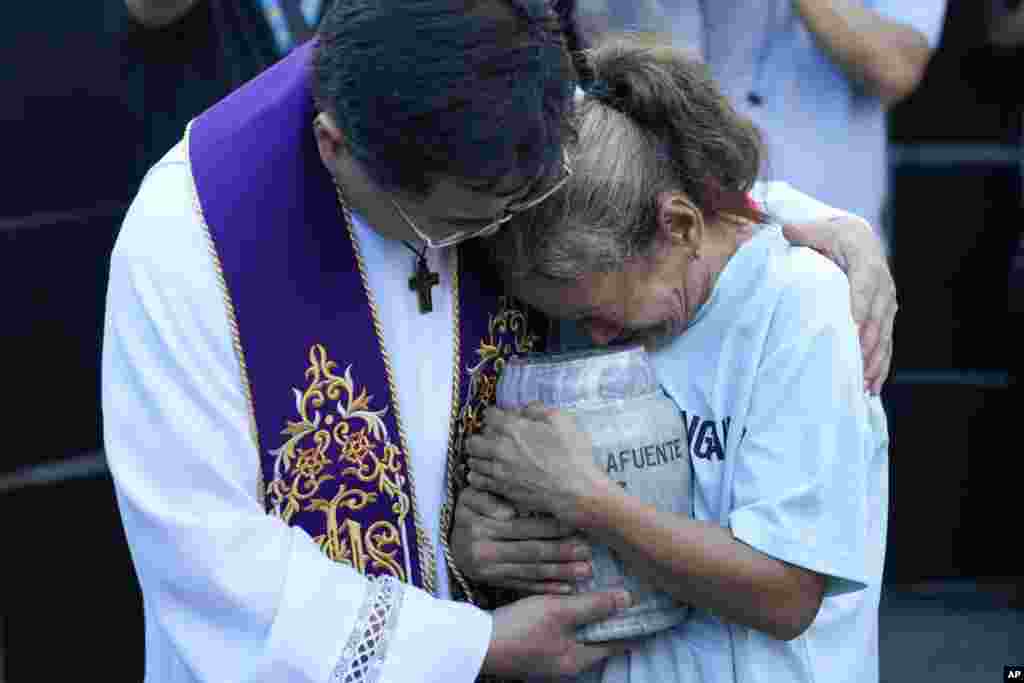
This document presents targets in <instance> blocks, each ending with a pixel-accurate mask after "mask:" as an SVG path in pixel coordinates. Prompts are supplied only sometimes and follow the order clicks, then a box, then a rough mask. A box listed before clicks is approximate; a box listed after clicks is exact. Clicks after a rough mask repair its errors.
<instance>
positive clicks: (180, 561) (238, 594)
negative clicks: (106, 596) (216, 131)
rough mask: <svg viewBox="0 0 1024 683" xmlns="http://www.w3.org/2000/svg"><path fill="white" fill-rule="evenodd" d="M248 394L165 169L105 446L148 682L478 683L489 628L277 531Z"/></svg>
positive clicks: (122, 315) (129, 309)
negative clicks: (141, 612)
mask: <svg viewBox="0 0 1024 683" xmlns="http://www.w3.org/2000/svg"><path fill="white" fill-rule="evenodd" d="M240 379H241V375H240V371H239V365H238V361H237V360H236V358H235V355H234V351H233V348H232V342H231V336H230V332H229V325H228V320H227V314H226V307H225V303H224V296H223V293H222V291H221V290H220V288H219V286H218V281H217V277H216V272H215V270H214V266H213V263H212V260H211V258H210V251H209V247H208V245H207V243H206V236H205V234H204V232H203V228H202V226H201V224H200V222H199V220H198V219H197V217H196V215H195V214H194V213H193V210H192V203H191V194H190V180H189V176H188V172H187V167H186V166H185V165H184V164H183V163H169V162H167V161H166V160H165V162H163V163H161V164H160V165H158V166H157V167H156V168H155V169H154V170H153V171H152V172H151V173H150V174H149V176H147V179H146V180H145V181H144V184H143V187H142V189H141V191H140V193H139V195H138V197H137V198H136V200H135V201H134V203H133V204H132V207H131V209H130V210H129V212H128V215H127V217H126V219H125V222H124V225H123V227H122V230H121V233H120V235H119V237H118V240H117V244H116V246H115V249H114V253H113V257H112V260H111V272H110V284H109V290H108V295H107V318H106V327H105V337H104V344H103V413H104V439H105V446H106V453H107V458H108V461H109V464H110V469H111V472H112V474H113V478H114V484H115V488H116V493H117V497H118V503H119V507H120V510H121V516H122V520H123V522H124V528H125V532H126V535H127V538H128V543H129V546H130V549H131V553H132V558H133V561H134V564H135V567H136V572H137V574H138V578H139V582H140V584H141V587H142V592H143V598H144V602H145V611H146V621H147V669H148V670H149V671H148V673H147V676H149V677H147V680H151V678H150V677H152V680H171V679H173V680H185V678H186V677H187V679H188V680H198V681H209V682H218V683H219V682H220V681H228V680H236V681H237V680H250V681H257V680H258V681H264V680H280V681H289V682H293V683H299V682H305V681H309V682H316V683H328V681H330V682H331V683H334V682H335V681H339V682H341V681H343V682H345V683H349V682H352V683H356V682H362V681H402V682H411V681H438V682H441V681H444V682H445V683H447V682H448V681H467V682H469V681H472V680H474V678H475V677H476V675H477V673H478V672H479V669H480V666H481V664H482V662H483V657H484V655H485V653H486V650H487V646H488V643H489V640H490V635H491V617H490V615H488V614H487V613H485V612H482V611H480V610H478V609H476V608H475V607H472V606H470V605H465V604H458V603H454V602H444V601H440V600H436V599H433V598H432V597H430V596H429V595H427V594H426V593H424V592H423V591H420V590H418V589H415V588H411V587H405V586H404V585H402V584H398V583H397V582H370V581H368V580H366V579H365V578H364V577H363V576H361V575H360V574H358V573H356V572H355V571H353V570H352V569H350V568H349V567H347V566H345V565H341V564H337V563H334V562H332V561H331V560H330V559H328V558H327V557H326V556H325V555H324V554H323V553H322V552H321V551H320V550H319V549H318V548H317V546H316V545H315V544H314V543H313V541H312V540H311V539H310V538H309V536H308V535H307V534H306V533H305V532H304V531H302V530H300V529H298V528H291V527H288V526H287V525H285V524H284V523H283V522H281V521H280V520H278V519H276V518H273V517H269V516H267V515H266V514H264V511H263V508H262V505H261V503H260V502H259V500H258V498H257V479H258V475H257V472H258V454H257V451H256V447H255V445H254V442H253V439H252V438H251V436H250V431H249V424H250V421H249V411H248V403H247V400H246V398H245V396H244V394H243V391H242V387H241V381H240ZM154 650H156V651H154ZM175 671H178V672H179V673H178V674H175V673H174V672H175ZM185 672H187V673H185Z"/></svg>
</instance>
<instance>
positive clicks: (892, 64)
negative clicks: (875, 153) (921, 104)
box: [793, 0, 941, 105]
mask: <svg viewBox="0 0 1024 683" xmlns="http://www.w3.org/2000/svg"><path fill="white" fill-rule="evenodd" d="M908 1H909V2H921V1H922V0H908ZM929 2H930V0H929ZM793 6H794V8H795V9H796V11H797V12H799V13H800V16H801V17H802V18H803V20H804V22H805V24H806V25H807V28H808V29H809V30H810V31H811V33H812V34H813V35H814V38H815V40H817V41H818V44H819V45H820V46H821V48H822V49H823V50H824V51H825V52H826V53H827V54H828V55H829V56H830V57H831V58H832V59H833V60H834V61H835V62H836V63H837V64H838V65H839V67H840V68H841V69H843V71H844V72H846V73H847V75H848V76H849V77H850V78H851V79H852V80H854V81H855V82H857V83H859V84H860V85H861V86H862V87H863V88H864V89H865V90H867V91H868V92H869V93H871V94H873V95H875V96H876V97H878V98H879V99H880V100H881V101H882V102H883V103H884V104H886V105H892V104H895V103H897V102H899V101H900V100H902V99H903V98H905V97H906V96H908V95H909V94H910V93H912V92H913V91H914V90H915V89H916V88H917V85H918V83H920V82H921V78H922V77H923V76H924V71H925V67H927V65H928V60H929V59H930V58H931V54H932V47H931V45H929V40H928V37H927V36H925V35H924V34H923V33H921V32H920V31H919V30H917V29H916V28H914V27H913V26H910V25H909V24H906V23H903V22H900V21H895V20H893V19H891V18H889V17H886V16H885V15H884V14H882V13H880V12H877V11H875V10H874V9H872V8H871V7H867V6H865V4H864V3H863V2H860V1H857V0H793ZM939 16H940V18H941V12H940V13H939Z"/></svg>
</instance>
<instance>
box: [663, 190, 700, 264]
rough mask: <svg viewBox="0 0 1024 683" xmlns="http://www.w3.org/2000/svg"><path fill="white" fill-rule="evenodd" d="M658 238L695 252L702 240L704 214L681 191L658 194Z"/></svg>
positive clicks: (665, 242) (667, 243) (671, 244)
mask: <svg viewBox="0 0 1024 683" xmlns="http://www.w3.org/2000/svg"><path fill="white" fill-rule="evenodd" d="M657 202H658V239H659V240H661V241H662V243H663V244H666V245H669V246H673V247H684V248H685V249H687V250H688V251H690V252H692V253H694V254H696V253H698V252H699V251H700V244H701V242H702V241H703V240H704V215H703V214H702V213H701V211H700V209H698V208H697V207H696V206H695V205H694V203H693V202H691V201H690V200H689V198H688V197H687V196H686V195H684V194H683V193H681V192H662V193H661V194H659V195H658V199H657Z"/></svg>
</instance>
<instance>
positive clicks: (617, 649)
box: [482, 591, 632, 678]
mask: <svg viewBox="0 0 1024 683" xmlns="http://www.w3.org/2000/svg"><path fill="white" fill-rule="evenodd" d="M630 604H631V598H630V596H629V594H628V593H625V592H623V591H611V592H606V593H586V594H581V595H568V596H553V595H537V596H533V597H529V598H526V599H524V600H519V601H518V602H514V603H512V604H511V605H508V606H506V607H502V608H500V609H498V610H495V612H494V630H493V631H492V633H491V644H490V647H489V648H488V649H487V656H486V657H485V658H484V664H483V670H482V673H485V674H491V675H495V676H500V677H509V678H526V677H534V676H540V677H556V676H575V675H576V674H578V673H580V672H581V671H585V670H586V669H589V668H590V667H592V666H594V665H595V664H597V663H598V662H600V661H601V660H603V659H606V658H607V657H612V656H615V655H620V654H624V653H625V652H628V651H629V648H630V646H631V645H632V643H631V642H629V641H617V642H612V643H600V644H596V645H588V644H585V643H580V642H578V641H577V640H576V628H577V627H578V626H581V625H583V624H589V623H591V622H594V621H600V620H601V619H606V618H607V617H610V616H612V615H613V614H615V613H616V612H617V611H619V610H620V609H625V608H626V607H629V606H630Z"/></svg>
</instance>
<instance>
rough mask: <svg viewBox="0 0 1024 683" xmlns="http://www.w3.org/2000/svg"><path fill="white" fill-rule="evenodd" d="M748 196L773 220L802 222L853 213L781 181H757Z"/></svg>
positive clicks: (780, 222)
mask: <svg viewBox="0 0 1024 683" xmlns="http://www.w3.org/2000/svg"><path fill="white" fill-rule="evenodd" d="M750 196H751V197H752V198H753V200H754V201H755V202H757V203H758V204H760V205H761V208H762V209H763V210H764V212H765V213H767V214H768V215H769V216H770V217H771V218H772V219H773V220H774V221H775V222H777V223H779V224H782V223H804V222H807V221H816V220H827V219H829V218H833V217H835V216H852V215H853V214H851V213H849V212H847V211H843V210H842V209H836V208H834V207H832V206H829V205H828V204H825V203H824V202H819V201H818V200H817V199H815V198H814V197H811V196H810V195H806V194H804V193H803V192H800V191H799V190H797V189H796V188H795V187H793V186H792V185H790V184H789V183H786V182H782V181H758V182H756V183H754V187H753V189H752V190H751V191H750Z"/></svg>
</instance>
